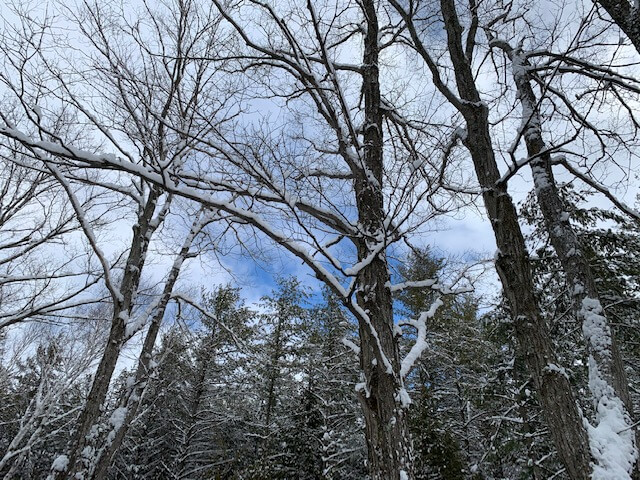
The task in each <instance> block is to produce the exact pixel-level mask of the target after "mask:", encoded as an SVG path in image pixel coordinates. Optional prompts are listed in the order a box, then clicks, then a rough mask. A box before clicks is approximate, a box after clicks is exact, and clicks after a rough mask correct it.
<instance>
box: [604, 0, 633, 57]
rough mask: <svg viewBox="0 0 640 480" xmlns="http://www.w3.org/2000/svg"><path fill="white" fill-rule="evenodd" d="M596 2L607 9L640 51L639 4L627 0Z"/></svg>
mask: <svg viewBox="0 0 640 480" xmlns="http://www.w3.org/2000/svg"><path fill="white" fill-rule="evenodd" d="M596 3H598V4H599V5H601V6H602V7H603V8H604V9H605V10H606V11H607V13H608V14H609V16H610V17H611V18H612V19H613V21H614V22H615V23H616V24H617V25H618V27H620V30H622V31H623V32H624V34H625V35H626V36H627V37H629V40H631V43H633V46H634V47H636V50H637V51H638V53H640V4H638V3H637V2H636V6H634V5H632V4H631V2H629V0H598V1H597V2H596Z"/></svg>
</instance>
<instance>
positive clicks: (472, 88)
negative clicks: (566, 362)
mask: <svg viewBox="0 0 640 480" xmlns="http://www.w3.org/2000/svg"><path fill="white" fill-rule="evenodd" d="M440 4H441V10H442V15H443V19H444V24H445V29H446V32H447V41H448V50H449V55H450V58H451V61H452V62H453V66H454V74H455V78H456V84H457V88H458V92H459V95H460V97H461V99H462V101H461V102H459V106H458V108H459V110H460V113H461V114H462V115H463V117H464V119H465V121H466V125H467V129H466V135H465V137H464V138H463V143H464V145H465V146H466V147H467V149H468V150H469V152H470V153H471V158H472V160H473V164H474V168H475V171H476V175H477V177H478V182H479V183H480V186H481V187H482V191H483V194H482V196H483V199H484V204H485V208H486V211H487V216H488V217H489V220H490V221H491V225H492V227H493V231H494V235H495V239H496V245H497V247H498V254H497V258H496V270H497V272H498V275H499V277H500V280H501V282H502V286H503V289H504V293H505V295H506V297H507V299H508V302H509V305H510V308H511V315H512V318H513V321H514V327H515V333H516V337H517V340H518V345H519V348H520V350H521V354H522V355H523V356H524V358H525V360H526V363H527V366H528V368H529V370H530V372H531V375H532V377H533V380H534V383H535V386H536V389H537V391H538V395H539V397H540V402H541V404H542V407H543V409H544V413H545V417H546V420H547V423H548V425H549V430H550V433H551V436H552V438H553V440H554V443H555V445H556V448H557V449H558V452H559V453H560V456H561V458H562V460H563V462H564V464H565V466H566V469H567V473H568V474H569V476H570V478H572V479H574V480H584V479H586V478H588V477H589V475H590V471H591V468H590V461H591V455H590V452H589V444H588V441H587V433H586V430H585V428H584V426H583V419H582V415H581V413H580V411H579V409H578V406H577V404H576V399H575V397H574V395H573V391H572V389H571V385H570V383H569V379H568V378H567V377H566V376H565V375H564V374H562V370H561V369H560V368H558V367H557V359H556V355H555V351H554V346H553V343H552V341H551V338H550V335H549V331H548V328H547V325H546V323H545V321H544V319H543V318H542V317H541V315H540V311H539V308H538V305H537V301H536V298H535V296H534V293H533V278H532V274H531V267H530V263H529V258H528V254H527V251H526V247H525V242H524V237H523V236H522V231H521V229H520V224H519V223H518V215H517V212H516V209H515V206H514V204H513V200H512V199H511V197H510V195H509V193H508V192H507V188H506V186H505V185H504V184H501V183H500V182H499V180H500V172H499V170H498V165H497V163H496V159H495V154H494V151H493V146H492V143H491V136H490V131H489V119H488V115H489V112H488V108H487V106H486V105H485V104H484V103H483V102H482V101H481V98H480V95H479V93H478V90H477V88H476V85H475V80H474V76H473V72H472V70H471V65H470V62H469V59H468V58H467V56H466V54H465V51H464V49H463V46H462V45H463V43H462V26H461V25H460V22H459V19H458V15H457V12H456V9H455V4H454V1H453V0H441V2H440ZM414 40H416V39H415V38H414Z"/></svg>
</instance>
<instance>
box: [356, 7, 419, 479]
mask: <svg viewBox="0 0 640 480" xmlns="http://www.w3.org/2000/svg"><path fill="white" fill-rule="evenodd" d="M362 6H363V12H364V15H365V24H366V34H365V39H364V58H363V66H362V71H363V85H362V92H363V96H364V102H365V124H364V132H363V135H364V149H363V150H364V152H363V156H362V168H361V169H360V171H359V172H357V175H356V178H355V193H356V204H357V208H358V216H359V221H360V224H361V225H362V228H363V231H364V233H365V236H364V238H363V239H361V240H360V241H359V245H358V260H359V261H363V260H365V259H366V258H368V257H369V255H370V254H371V252H372V251H373V250H374V249H375V248H377V246H378V245H379V244H380V242H385V241H386V240H385V238H384V235H385V227H384V219H385V211H384V199H383V193H382V181H383V178H382V177H383V165H382V162H383V136H382V110H381V108H380V84H379V68H378V54H379V45H378V18H377V13H376V7H375V2H374V1H373V0H366V1H364V2H363V3H362ZM389 278H390V277H389V268H388V265H387V259H386V256H385V254H384V249H382V250H381V253H379V254H378V255H375V257H374V258H373V259H372V261H371V262H370V263H369V264H368V265H366V266H365V267H364V268H362V269H361V270H360V272H359V273H358V278H357V281H358V290H357V293H356V301H357V304H358V306H359V307H360V309H361V311H362V314H361V317H363V318H360V319H359V333H360V346H361V348H360V365H361V368H362V371H363V373H364V380H365V386H364V388H363V389H362V390H361V391H360V400H361V404H362V407H363V411H364V418H365V423H366V439H367V448H368V468H369V472H370V476H371V479H372V480H407V479H409V478H412V474H413V472H412V445H411V440H410V437H409V430H408V426H407V421H406V414H405V410H404V409H403V408H402V403H401V399H402V397H401V396H402V394H403V392H404V388H403V386H402V380H401V377H400V355H399V350H398V343H397V341H396V340H397V339H396V338H395V336H394V334H393V304H392V298H391V290H390V289H389V287H388V285H389Z"/></svg>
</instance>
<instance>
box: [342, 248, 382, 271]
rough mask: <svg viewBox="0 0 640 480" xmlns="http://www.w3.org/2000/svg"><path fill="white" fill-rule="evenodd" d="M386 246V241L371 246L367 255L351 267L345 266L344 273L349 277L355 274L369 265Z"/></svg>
mask: <svg viewBox="0 0 640 480" xmlns="http://www.w3.org/2000/svg"><path fill="white" fill-rule="evenodd" d="M386 247H387V244H386V242H380V241H379V242H378V243H376V244H375V245H374V246H373V247H372V248H370V249H369V253H368V255H367V256H366V257H365V258H363V259H362V260H360V261H359V262H358V263H356V264H355V265H353V266H352V267H349V268H345V269H344V273H345V275H348V276H350V277H355V276H357V275H358V274H359V273H360V272H361V271H362V270H363V269H364V268H366V267H367V266H369V265H371V262H372V261H373V260H374V259H375V258H376V257H377V256H378V255H379V254H380V253H381V252H383V251H384V249H385V248H386Z"/></svg>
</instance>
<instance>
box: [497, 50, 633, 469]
mask: <svg viewBox="0 0 640 480" xmlns="http://www.w3.org/2000/svg"><path fill="white" fill-rule="evenodd" d="M502 48H503V49H505V50H506V53H507V54H508V56H509V58H510V59H511V61H512V66H513V78H514V81H515V84H516V88H517V92H518V98H519V99H520V102H521V104H522V110H523V119H522V122H523V124H522V125H523V126H522V137H523V138H524V141H525V144H526V147H527V155H528V158H529V159H530V166H531V171H532V176H533V182H534V186H535V194H536V198H537V200H538V205H539V206H540V210H541V212H542V216H543V218H544V223H545V226H546V230H547V233H548V234H549V239H550V240H551V245H552V246H553V249H554V251H555V252H556V255H557V256H558V259H559V260H560V263H561V265H562V268H563V271H564V273H565V276H566V283H567V287H568V290H569V293H570V295H571V298H572V302H573V310H574V314H575V316H576V319H577V320H578V321H579V322H580V324H581V325H582V327H583V334H584V336H585V342H586V347H587V352H588V353H589V388H590V390H591V393H592V395H593V398H594V401H595V404H596V405H597V406H598V408H597V411H598V415H597V416H600V415H601V414H602V413H603V412H606V411H607V409H608V408H609V407H613V406H614V405H615V406H618V405H619V407H620V409H621V410H622V411H623V412H622V415H623V416H624V417H625V420H626V422H625V423H626V424H627V425H628V426H631V425H632V424H633V421H632V416H633V404H632V403H631V397H630V395H629V383H628V380H627V375H626V372H625V371H624V365H623V361H622V356H621V354H620V350H619V348H618V345H617V342H616V339H615V336H614V335H613V332H612V329H611V326H610V322H609V320H608V319H607V316H606V313H605V311H604V309H603V308H602V303H601V301H600V295H599V293H598V289H597V287H596V283H595V280H594V276H593V272H592V271H591V266H590V265H589V261H588V259H587V258H586V257H585V255H584V251H583V249H582V246H581V245H580V241H579V239H578V236H577V235H576V233H575V231H574V229H573V227H572V226H571V222H570V221H569V214H568V213H567V212H566V211H565V205H564V202H563V201H562V198H561V197H560V193H559V191H558V187H557V184H556V181H555V178H554V175H553V170H552V159H551V153H550V151H549V149H548V148H547V145H546V144H545V142H544V139H543V138H542V123H541V121H542V120H541V118H540V115H539V113H538V101H537V98H536V95H535V93H534V91H533V88H532V87H531V83H530V74H529V73H528V70H527V69H528V67H529V64H528V62H527V61H526V59H524V57H523V56H522V52H521V51H516V50H514V49H511V48H510V47H508V46H506V45H503V46H502ZM603 382H604V383H603ZM620 402H622V405H620ZM601 403H603V404H602V405H600V404H601ZM624 410H626V411H624ZM626 435H630V433H626ZM635 437H636V438H635V444H636V446H637V445H638V440H639V439H640V433H639V432H638V431H637V430H636V434H635ZM637 464H638V462H637V461H636V470H637Z"/></svg>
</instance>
